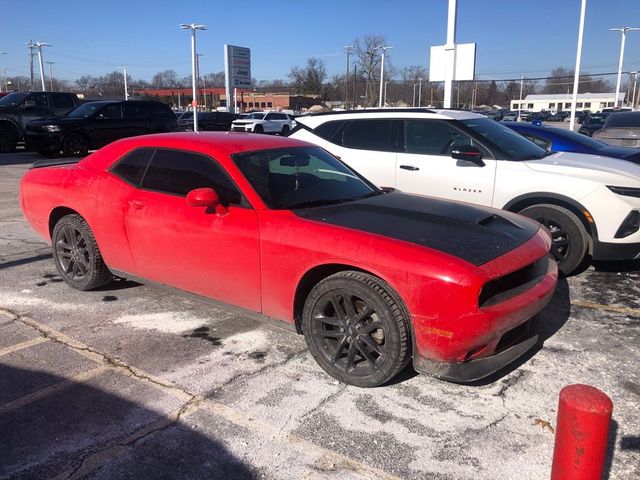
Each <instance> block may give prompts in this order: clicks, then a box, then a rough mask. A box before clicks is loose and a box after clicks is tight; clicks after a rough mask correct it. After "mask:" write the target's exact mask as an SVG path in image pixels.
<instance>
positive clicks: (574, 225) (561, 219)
mask: <svg viewBox="0 0 640 480" xmlns="http://www.w3.org/2000/svg"><path fill="white" fill-rule="evenodd" d="M520 214H522V215H524V216H526V217H529V218H532V219H534V220H536V221H538V222H540V223H541V224H542V225H544V226H545V227H547V229H549V231H550V232H551V237H552V239H553V244H552V245H551V253H553V256H554V257H555V258H556V261H557V262H558V269H559V270H560V272H561V273H562V274H563V275H565V276H567V275H570V274H571V273H573V272H574V271H575V270H576V269H577V268H578V267H579V266H580V264H582V262H583V260H584V258H585V256H586V255H587V249H588V248H589V234H588V233H587V231H586V229H585V228H584V225H583V224H582V222H581V221H580V219H579V218H578V217H577V216H576V215H575V214H574V213H573V212H571V211H570V210H567V209H566V208H564V207H559V206H557V205H533V206H531V207H527V208H525V209H524V210H521V211H520Z"/></svg>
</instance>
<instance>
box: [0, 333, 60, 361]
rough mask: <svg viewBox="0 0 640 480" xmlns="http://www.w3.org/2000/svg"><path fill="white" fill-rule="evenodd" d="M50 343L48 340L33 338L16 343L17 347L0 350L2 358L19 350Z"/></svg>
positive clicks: (12, 346)
mask: <svg viewBox="0 0 640 480" xmlns="http://www.w3.org/2000/svg"><path fill="white" fill-rule="evenodd" d="M48 341H49V339H48V338H45V337H37V338H32V339H31V340H27V341H26V342H21V343H16V344H15V345H11V346H10V347H5V348H0V357H2V356H3V355H8V354H9V353H13V352H17V351H18V350H22V349H24V348H29V347H34V346H36V345H39V344H41V343H44V342H48Z"/></svg>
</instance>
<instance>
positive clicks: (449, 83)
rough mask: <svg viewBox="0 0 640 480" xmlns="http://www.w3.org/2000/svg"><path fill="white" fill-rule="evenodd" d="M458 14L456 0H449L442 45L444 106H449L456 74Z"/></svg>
mask: <svg viewBox="0 0 640 480" xmlns="http://www.w3.org/2000/svg"><path fill="white" fill-rule="evenodd" d="M457 16H458V6H457V0H449V10H448V15H447V43H446V44H445V46H444V49H445V52H446V54H447V66H448V68H447V69H446V78H445V81H444V105H443V106H444V108H451V97H452V96H453V79H454V78H455V76H456V72H455V70H456V17H457Z"/></svg>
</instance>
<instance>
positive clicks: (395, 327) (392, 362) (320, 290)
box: [303, 271, 410, 387]
mask: <svg viewBox="0 0 640 480" xmlns="http://www.w3.org/2000/svg"><path fill="white" fill-rule="evenodd" d="M303 331H304V335H305V339H306V341H307V345H308V346H309V350H310V351H311V354H312V355H313V357H314V358H315V359H316V361H317V362H318V363H319V364H320V366H321V367H322V368H323V369H324V370H325V371H326V372H327V373H329V374H330V375H331V376H333V377H334V378H337V379H338V380H340V381H342V382H344V383H347V384H350V385H356V386H359V387H375V386H378V385H381V384H383V383H386V382H388V381H389V380H391V379H392V378H393V377H394V376H395V375H396V374H397V373H398V372H399V371H400V370H401V369H402V368H403V367H404V366H405V365H406V364H407V362H408V361H409V359H410V353H409V327H408V323H407V315H406V314H405V313H404V309H403V308H402V307H401V304H400V301H398V300H396V299H395V298H394V295H392V293H391V289H390V288H389V287H388V286H387V285H386V284H384V283H383V282H382V281H381V280H380V279H378V278H376V277H373V276H372V275H368V274H365V273H361V272H353V271H347V272H339V273H337V274H334V275H331V276H330V277H327V278H325V279H324V280H322V281H321V282H320V283H318V285H316V286H315V287H314V288H313V290H312V291H311V293H310V294H309V297H308V298H307V301H306V302H305V306H304V312H303Z"/></svg>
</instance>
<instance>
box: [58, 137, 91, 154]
mask: <svg viewBox="0 0 640 480" xmlns="http://www.w3.org/2000/svg"><path fill="white" fill-rule="evenodd" d="M88 152H89V140H87V137H85V136H84V135H82V134H81V133H72V134H71V135H69V136H68V137H67V138H66V140H65V141H64V154H65V155H66V156H68V157H84V156H85V155H86V154H87V153H88Z"/></svg>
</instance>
